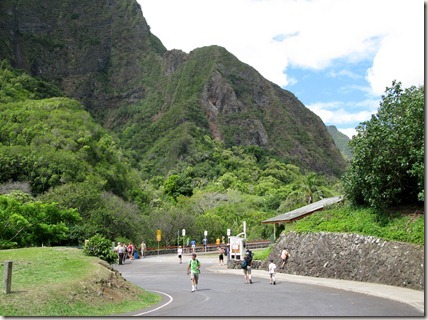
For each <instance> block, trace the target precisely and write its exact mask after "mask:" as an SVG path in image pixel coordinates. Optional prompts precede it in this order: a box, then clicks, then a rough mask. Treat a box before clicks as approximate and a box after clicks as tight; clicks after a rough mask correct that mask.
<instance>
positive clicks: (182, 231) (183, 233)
mask: <svg viewBox="0 0 428 320" xmlns="http://www.w3.org/2000/svg"><path fill="white" fill-rule="evenodd" d="M181 235H182V236H183V252H184V251H185V249H184V236H185V235H186V229H183V230H181Z"/></svg>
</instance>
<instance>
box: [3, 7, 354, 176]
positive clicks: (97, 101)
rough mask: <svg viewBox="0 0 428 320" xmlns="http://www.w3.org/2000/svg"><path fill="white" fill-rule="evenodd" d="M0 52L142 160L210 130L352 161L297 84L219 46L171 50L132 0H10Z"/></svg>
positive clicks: (310, 165)
mask: <svg viewBox="0 0 428 320" xmlns="http://www.w3.org/2000/svg"><path fill="white" fill-rule="evenodd" d="M143 11H144V8H143ZM0 59H8V60H10V61H11V63H12V65H13V66H15V67H17V68H22V69H25V70H28V71H29V72H30V73H31V74H32V75H34V76H38V77H41V78H43V79H46V80H48V81H51V82H54V83H56V84H57V85H59V86H60V87H61V88H62V89H63V90H64V91H65V93H66V94H67V95H68V96H70V97H73V98H76V99H77V100H79V101H80V102H81V103H83V104H84V105H85V106H86V108H87V109H88V110H89V111H90V112H91V113H92V114H93V115H94V116H95V117H96V119H97V120H99V121H101V122H102V123H103V124H104V126H105V127H108V128H110V129H113V130H116V131H117V132H118V133H119V134H120V135H121V138H122V139H124V141H125V143H124V144H126V145H128V146H129V147H130V148H131V149H133V150H134V151H136V152H137V153H138V154H140V155H141V158H150V157H152V158H153V157H155V158H156V157H171V154H172V153H176V155H175V156H173V157H172V158H173V159H174V158H180V157H183V156H185V155H183V153H186V152H190V151H191V150H192V145H191V143H190V142H189V141H192V140H195V139H196V140H197V139H198V137H199V136H201V134H202V135H203V134H208V135H210V136H212V137H213V138H215V139H218V140H221V141H223V142H224V143H225V145H226V146H232V145H257V146H259V147H262V148H264V149H266V150H269V151H270V152H272V153H273V154H276V155H277V156H279V157H281V158H283V159H284V160H286V161H288V162H290V163H293V164H296V165H298V166H300V167H302V168H304V169H309V170H313V171H316V172H320V173H326V174H330V175H339V174H340V173H341V172H343V170H344V168H345V166H346V164H345V162H344V160H343V158H342V157H341V155H340V152H339V151H338V149H337V148H336V146H335V145H334V142H333V140H332V138H331V136H330V135H329V134H328V132H327V130H326V127H325V126H324V124H323V123H322V121H321V119H320V118H319V117H318V116H316V115H315V114H313V113H312V112H311V111H310V110H308V109H307V108H305V106H304V105H303V104H302V103H301V102H300V101H299V100H298V99H297V98H296V97H295V96H294V95H293V94H292V93H291V92H288V91H286V90H283V89H281V88H279V87H278V86H276V85H274V84H273V83H271V82H269V81H267V80H266V79H264V78H263V77H262V76H261V75H260V74H259V73H258V72H257V71H256V70H254V69H253V68H251V67H250V66H248V65H246V64H243V63H242V62H240V61H239V60H237V59H236V58H235V57H234V56H233V55H231V54H230V53H229V52H227V51H226V50H225V49H224V48H221V47H217V46H212V47H205V48H198V49H195V50H194V51H193V52H191V53H190V54H186V53H184V52H181V51H178V50H173V51H167V50H166V49H165V47H164V46H163V45H162V43H161V42H160V41H159V40H158V39H157V38H156V37H155V36H154V35H152V34H151V32H150V28H149V26H148V25H147V23H146V21H145V19H144V17H143V14H142V11H141V8H140V7H139V5H138V4H137V2H136V1H135V0H120V1H119V0H93V1H79V2H78V3H76V1H71V0H66V1H61V2H59V1H55V0H46V1H38V2H34V1H31V0H22V1H18V2H17V1H13V0H3V1H1V3H0ZM178 136H180V138H178ZM165 137H169V138H168V139H169V142H165ZM174 137H176V138H175V139H176V140H177V139H180V142H177V141H176V140H174ZM162 138H163V139H164V141H161V139H162ZM171 140H174V141H172V142H171ZM162 143H163V145H162ZM164 145H166V146H167V147H166V148H165V147H164ZM172 145H180V146H179V147H168V146H172ZM153 150H158V151H156V152H157V153H155V152H154V151H153ZM159 150H161V151H159ZM162 153H163V154H162ZM171 165H173V164H171ZM168 169H169V168H163V169H162V170H166V171H167V170H168Z"/></svg>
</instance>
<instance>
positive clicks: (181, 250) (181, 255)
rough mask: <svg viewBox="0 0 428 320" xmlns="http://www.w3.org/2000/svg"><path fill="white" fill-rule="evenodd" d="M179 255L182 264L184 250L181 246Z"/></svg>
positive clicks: (178, 250)
mask: <svg viewBox="0 0 428 320" xmlns="http://www.w3.org/2000/svg"><path fill="white" fill-rule="evenodd" d="M177 255H178V259H180V263H182V262H183V248H182V247H181V246H178V249H177Z"/></svg>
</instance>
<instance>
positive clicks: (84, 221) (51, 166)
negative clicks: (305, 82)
mask: <svg viewBox="0 0 428 320" xmlns="http://www.w3.org/2000/svg"><path fill="white" fill-rule="evenodd" d="M2 75H4V76H2ZM28 78H29V77H28V75H25V74H24V73H23V72H22V71H18V70H14V69H12V68H11V67H10V66H9V65H7V64H3V67H2V69H0V79H1V80H0V81H1V86H2V87H13V88H14V91H13V92H14V94H13V95H12V94H9V95H8V98H7V99H5V100H4V102H3V103H2V104H1V105H0V109H1V112H2V119H0V151H1V152H0V165H1V170H0V182H1V183H2V185H1V190H2V193H6V194H7V193H10V192H11V191H12V190H14V189H15V188H16V187H18V189H20V190H23V191H26V192H28V193H27V197H26V198H25V202H22V201H21V200H22V199H15V200H14V201H15V202H16V204H14V205H9V206H8V207H4V208H0V210H2V213H1V215H0V216H1V217H3V218H2V219H3V220H2V223H3V224H4V225H5V226H6V225H7V224H8V223H9V222H8V220H7V219H9V218H8V217H15V216H23V213H22V212H23V211H25V210H24V209H22V207H25V206H36V205H37V206H39V207H44V206H46V207H49V208H51V207H54V208H56V210H57V211H59V212H62V211H61V210H63V212H65V213H67V212H73V213H75V214H76V219H78V220H79V221H77V220H76V221H74V222H72V221H66V220H65V219H64V220H63V225H64V226H65V227H63V229H62V232H63V233H64V234H62V235H61V238H59V239H56V238H51V239H50V242H43V243H44V244H51V245H55V244H69V245H76V244H81V245H82V244H83V241H84V240H85V239H89V238H91V237H93V236H94V235H96V234H99V235H101V236H103V237H105V238H107V239H111V240H116V241H117V240H119V239H122V241H126V242H129V241H132V242H134V243H141V241H142V240H144V241H146V243H147V244H148V245H149V246H155V245H157V243H156V237H155V231H156V230H157V229H161V230H162V243H161V245H173V244H177V241H180V243H182V240H183V239H181V238H180V235H181V232H180V231H181V230H182V229H183V228H185V229H186V230H187V232H186V238H187V237H188V238H194V239H195V240H196V241H198V242H200V241H201V240H202V238H203V234H204V231H205V230H207V231H208V241H212V242H213V241H214V240H215V239H217V238H221V237H222V236H226V234H225V233H226V230H227V229H228V228H229V229H231V230H232V234H238V233H240V232H242V223H243V221H246V223H247V226H248V230H247V231H248V235H249V237H250V239H262V238H271V237H272V230H271V228H269V227H268V226H265V225H262V224H261V221H262V220H264V219H267V218H269V217H271V216H272V215H275V214H277V213H278V212H281V211H284V210H288V209H294V208H296V207H298V206H300V205H302V204H307V203H310V202H313V201H317V200H319V199H321V198H323V197H329V196H332V195H337V194H339V192H340V188H339V185H338V184H337V181H334V180H330V179H329V178H326V177H323V176H321V175H317V174H315V173H305V172H302V171H301V170H300V169H299V168H298V167H296V166H294V165H291V164H287V163H285V162H283V161H281V160H279V159H277V158H275V157H273V156H272V155H271V154H270V153H269V152H266V151H263V150H262V149H260V148H259V147H256V146H249V147H230V148H227V147H225V145H224V144H223V143H221V142H219V141H216V140H213V139H211V138H210V137H209V136H207V135H201V134H199V135H198V139H200V140H203V142H204V143H203V144H199V143H195V146H198V147H197V148H195V149H194V150H193V151H192V152H191V153H190V157H191V158H185V159H176V160H175V161H176V164H175V169H174V170H170V171H169V172H168V174H166V175H154V174H153V173H155V172H157V171H156V170H154V171H153V173H152V175H150V176H149V175H148V172H150V170H148V171H147V168H145V169H144V170H141V171H139V170H138V166H135V162H134V160H130V159H131V158H132V156H127V153H128V151H127V150H126V149H124V148H122V147H121V143H120V142H119V140H118V139H117V138H115V136H114V135H111V134H109V132H107V131H106V130H105V129H103V128H101V127H100V126H99V125H97V124H96V123H95V122H94V121H93V120H92V118H91V116H90V115H89V114H88V113H87V112H86V111H85V110H84V109H83V107H82V106H81V105H80V104H78V103H77V102H76V101H74V100H71V99H68V98H56V97H50V96H49V95H55V94H56V93H57V91H56V90H57V89H55V88H53V89H52V90H51V91H47V92H45V93H44V95H43V96H37V95H36V96H35V95H32V94H31V92H30V91H28V90H27V89H24V88H27V87H29V88H32V87H34V88H38V87H40V86H41V85H40V84H39V82H38V80H35V79H33V78H30V79H31V81H30V80H28ZM29 81H30V82H32V83H33V85H32V86H27V87H25V86H24V85H20V83H21V82H24V83H27V82H29ZM12 84H13V86H12ZM42 87H44V86H42ZM183 90H184V88H183ZM9 91H11V90H9ZM184 127H185V126H183V127H182V128H184ZM189 130H196V129H194V128H193V129H192V128H191V127H189ZM200 133H202V132H200ZM176 134H179V133H178V132H177V133H176ZM165 143H166V145H168V141H166V142H165ZM186 146H187V142H186V141H183V144H182V145H181V146H177V147H178V148H186ZM155 159H162V158H159V157H156V158H155ZM142 176H144V177H145V178H147V179H146V180H143V179H142V178H141V177H142ZM19 201H21V202H19ZM9 202H10V201H9ZM9 202H8V203H9ZM34 215H35V217H33V218H32V219H34V221H39V220H40V219H39V220H37V215H36V214H35V213H34ZM77 216H78V217H80V218H77ZM25 218H27V219H29V218H28V217H25ZM30 224H31V223H30ZM28 230H30V229H29V228H28ZM20 235H22V236H24V233H23V232H21V233H20ZM0 238H1V240H2V241H3V244H4V243H8V245H7V246H6V245H4V246H3V247H10V246H12V245H16V246H27V245H41V244H42V241H41V240H37V239H34V242H33V243H30V242H28V241H24V240H22V241H21V240H19V241H18V237H15V234H9V233H1V234H0ZM36 240H37V241H36Z"/></svg>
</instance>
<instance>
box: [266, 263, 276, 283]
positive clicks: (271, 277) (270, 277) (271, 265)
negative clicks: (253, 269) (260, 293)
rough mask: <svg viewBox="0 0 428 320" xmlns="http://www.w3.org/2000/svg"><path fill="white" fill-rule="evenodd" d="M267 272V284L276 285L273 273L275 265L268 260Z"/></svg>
mask: <svg viewBox="0 0 428 320" xmlns="http://www.w3.org/2000/svg"><path fill="white" fill-rule="evenodd" d="M268 270H269V284H272V283H273V284H274V285H275V284H276V283H275V271H276V264H275V263H273V260H272V259H271V260H270V263H269V266H268Z"/></svg>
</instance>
